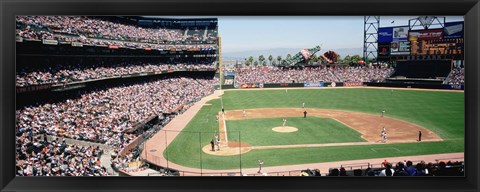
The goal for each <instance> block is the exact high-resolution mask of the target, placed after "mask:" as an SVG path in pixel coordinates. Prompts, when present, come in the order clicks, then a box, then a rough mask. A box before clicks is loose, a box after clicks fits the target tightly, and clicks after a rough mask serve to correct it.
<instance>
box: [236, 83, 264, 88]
mask: <svg viewBox="0 0 480 192" xmlns="http://www.w3.org/2000/svg"><path fill="white" fill-rule="evenodd" d="M240 88H242V89H248V88H259V85H258V84H256V83H246V84H242V85H240Z"/></svg>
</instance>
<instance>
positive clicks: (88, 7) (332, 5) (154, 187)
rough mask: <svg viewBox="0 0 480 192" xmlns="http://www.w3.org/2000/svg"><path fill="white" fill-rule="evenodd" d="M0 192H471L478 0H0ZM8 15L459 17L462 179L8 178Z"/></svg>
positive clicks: (475, 180)
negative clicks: (462, 38) (462, 84)
mask: <svg viewBox="0 0 480 192" xmlns="http://www.w3.org/2000/svg"><path fill="white" fill-rule="evenodd" d="M0 13H1V18H0V21H1V28H2V30H1V31H0V36H1V40H0V42H1V47H0V51H1V54H0V57H1V65H0V73H1V74H0V83H1V87H0V93H1V95H0V109H1V115H0V123H1V127H0V137H1V144H0V148H1V149H0V157H1V159H0V188H1V191H2V192H3V191H5V192H6V191H246V190H256V191H297V190H302V191H422V192H425V191H472V192H473V191H478V190H479V177H478V174H479V172H480V170H479V166H478V162H479V151H478V146H479V142H478V140H479V139H478V138H480V135H479V132H478V127H479V124H478V116H479V113H478V110H479V104H478V99H479V98H480V97H479V91H478V86H479V84H480V83H479V79H478V75H479V74H480V71H479V68H478V65H480V60H479V53H480V50H479V46H480V38H479V36H480V27H479V26H480V3H479V0H464V1H458V0H388V1H387V0H362V1H356V0H322V1H318V0H317V1H312V0H296V1H294V0H257V1H253V0H229V1H226V0H203V1H195V0H161V1H151V0H140V1H135V0H103V1H94V0H71V1H59V0H36V1H34V0H17V1H13V0H1V1H0ZM15 15H209V16H211V15H213V16H216V15H219V16H220V15H257V16H258V15H442V16H444V15H465V32H466V34H465V39H466V40H467V41H465V57H466V58H465V63H466V66H465V69H466V70H465V78H466V80H465V81H466V84H465V126H466V130H465V141H466V143H465V168H466V171H465V173H466V176H465V177H429V178H416V177H411V178H410V177H409V178H391V177H374V178H372V177H350V178H344V177H342V178H337V177H303V178H298V177H80V178H79V177H53V178H52V177H15V175H14V165H15V158H14V157H15V156H14V154H15V151H14V138H15V137H14V121H15V38H14V37H15V30H14V29H15Z"/></svg>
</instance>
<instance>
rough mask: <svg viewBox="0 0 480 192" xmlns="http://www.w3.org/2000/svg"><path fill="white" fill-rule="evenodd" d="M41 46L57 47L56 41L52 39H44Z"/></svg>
mask: <svg viewBox="0 0 480 192" xmlns="http://www.w3.org/2000/svg"><path fill="white" fill-rule="evenodd" d="M43 44H45V45H58V41H57V40H54V39H44V40H43Z"/></svg>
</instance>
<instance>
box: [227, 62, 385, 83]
mask: <svg viewBox="0 0 480 192" xmlns="http://www.w3.org/2000/svg"><path fill="white" fill-rule="evenodd" d="M393 71H394V69H393V68H388V67H335V68H334V67H323V66H322V67H304V68H298V69H296V68H277V67H257V68H241V69H237V70H236V73H237V75H236V76H235V83H236V84H243V83H292V82H297V83H303V82H319V81H324V82H371V81H378V82H381V81H384V80H385V78H387V77H389V76H390V75H391V74H392V73H393Z"/></svg>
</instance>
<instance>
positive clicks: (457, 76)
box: [444, 67, 465, 85]
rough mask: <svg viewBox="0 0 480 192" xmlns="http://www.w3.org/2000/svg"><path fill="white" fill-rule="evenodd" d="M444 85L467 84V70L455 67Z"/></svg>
mask: <svg viewBox="0 0 480 192" xmlns="http://www.w3.org/2000/svg"><path fill="white" fill-rule="evenodd" d="M444 84H449V85H462V84H465V68H462V67H455V68H453V69H452V71H451V72H450V74H449V75H448V77H447V79H446V80H445V82H444Z"/></svg>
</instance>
